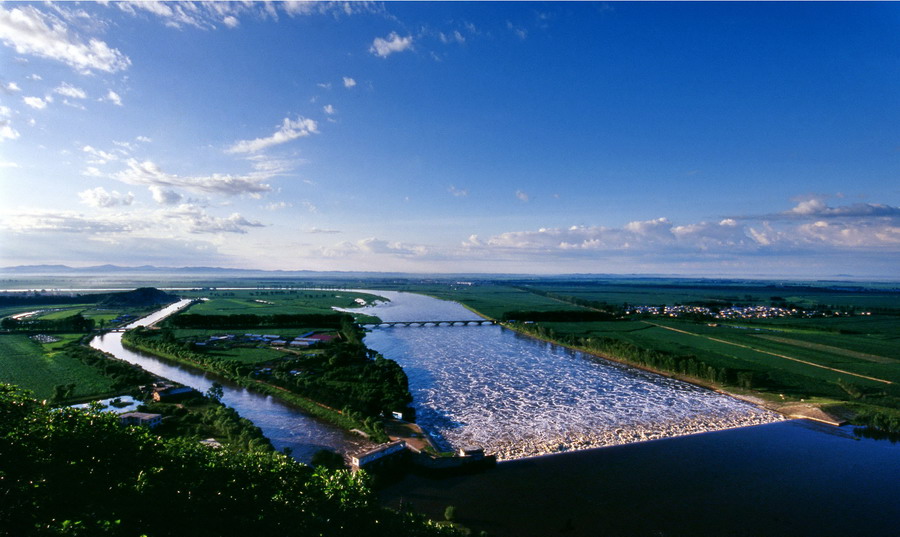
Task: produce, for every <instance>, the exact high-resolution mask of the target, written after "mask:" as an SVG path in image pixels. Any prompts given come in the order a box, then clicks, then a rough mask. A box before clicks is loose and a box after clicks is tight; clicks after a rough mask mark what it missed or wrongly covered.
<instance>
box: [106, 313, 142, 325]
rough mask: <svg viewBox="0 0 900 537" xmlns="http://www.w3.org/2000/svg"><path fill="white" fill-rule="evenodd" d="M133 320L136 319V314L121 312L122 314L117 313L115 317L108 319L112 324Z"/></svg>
mask: <svg viewBox="0 0 900 537" xmlns="http://www.w3.org/2000/svg"><path fill="white" fill-rule="evenodd" d="M135 320H137V315H131V314H130V313H123V314H122V315H119V316H118V317H116V318H115V319H110V320H109V323H110V324H114V325H120V324H126V323H130V322H131V321H135Z"/></svg>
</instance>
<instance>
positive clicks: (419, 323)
mask: <svg viewBox="0 0 900 537" xmlns="http://www.w3.org/2000/svg"><path fill="white" fill-rule="evenodd" d="M361 324H362V326H365V327H366V328H374V327H378V326H484V325H493V324H497V321H493V320H490V319H476V320H472V319H467V320H463V321H382V322H380V323H361Z"/></svg>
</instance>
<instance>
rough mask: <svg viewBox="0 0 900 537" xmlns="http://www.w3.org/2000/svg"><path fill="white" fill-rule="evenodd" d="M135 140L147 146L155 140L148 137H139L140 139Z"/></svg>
mask: <svg viewBox="0 0 900 537" xmlns="http://www.w3.org/2000/svg"><path fill="white" fill-rule="evenodd" d="M134 140H135V141H137V142H142V143H145V144H149V143H150V142H152V141H153V140H151V139H150V138H147V137H146V136H138V137H137V138H135V139H134Z"/></svg>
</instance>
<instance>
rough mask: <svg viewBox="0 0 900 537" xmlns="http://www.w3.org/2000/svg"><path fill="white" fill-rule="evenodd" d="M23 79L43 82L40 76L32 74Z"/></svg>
mask: <svg viewBox="0 0 900 537" xmlns="http://www.w3.org/2000/svg"><path fill="white" fill-rule="evenodd" d="M25 78H27V79H28V80H43V77H41V75H39V74H37V73H32V74H30V75H28V76H26V77H25Z"/></svg>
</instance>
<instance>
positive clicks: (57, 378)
mask: <svg viewBox="0 0 900 537" xmlns="http://www.w3.org/2000/svg"><path fill="white" fill-rule="evenodd" d="M0 382H6V383H10V384H16V385H19V386H21V387H23V388H26V389H28V390H31V391H32V392H34V394H35V396H36V397H37V398H38V399H47V398H50V397H51V396H52V395H53V389H54V387H55V386H56V385H58V384H71V383H74V384H76V385H77V387H76V389H75V392H74V394H73V395H74V396H75V397H87V396H91V395H97V394H107V393H110V391H111V389H112V381H111V380H110V379H108V378H107V377H104V376H103V375H101V374H100V373H99V372H98V371H97V370H95V369H94V368H92V367H89V366H87V365H84V364H83V363H81V362H80V361H78V360H77V359H75V358H72V357H70V356H68V355H66V354H64V353H61V352H58V351H52V350H51V351H49V352H48V351H47V350H46V349H44V347H43V346H42V345H41V344H39V343H36V342H34V341H32V340H31V339H30V338H29V337H28V336H25V335H21V334H3V335H0Z"/></svg>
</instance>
